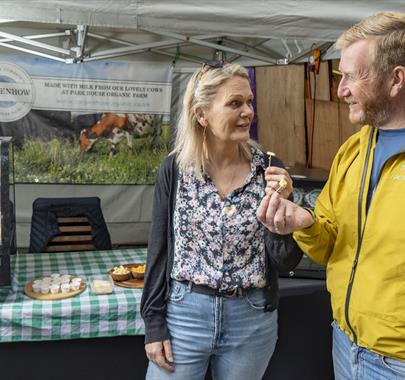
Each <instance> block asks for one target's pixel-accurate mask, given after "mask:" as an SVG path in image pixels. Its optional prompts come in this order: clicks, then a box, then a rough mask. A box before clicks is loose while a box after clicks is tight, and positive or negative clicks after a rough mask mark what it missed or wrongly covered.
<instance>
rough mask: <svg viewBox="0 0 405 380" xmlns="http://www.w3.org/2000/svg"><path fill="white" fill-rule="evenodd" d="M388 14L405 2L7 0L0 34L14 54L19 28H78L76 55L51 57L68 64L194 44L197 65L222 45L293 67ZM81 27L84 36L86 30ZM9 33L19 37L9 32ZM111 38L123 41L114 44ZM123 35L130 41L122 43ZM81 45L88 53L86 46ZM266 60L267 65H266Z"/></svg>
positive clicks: (40, 48)
mask: <svg viewBox="0 0 405 380" xmlns="http://www.w3.org/2000/svg"><path fill="white" fill-rule="evenodd" d="M387 10H391V11H402V12H405V2H404V1H403V0H385V1H381V0H368V1H364V0H361V1H347V0H339V1H329V0H313V1H300V0H284V1H274V0H266V1H265V0H253V1H246V0H245V1H224V0H222V1H221V0H215V1H214V0H205V1H204V2H197V1H185V0H178V1H176V2H173V1H154V0H143V1H131V0H115V1H109V0H88V1H87V2H82V1H63V0H40V1H27V0H25V1H24V0H20V1H19V0H11V1H8V0H2V1H1V4H0V19H1V20H2V22H3V23H2V24H0V31H2V33H3V34H1V35H2V36H3V37H4V38H8V39H9V41H6V42H4V40H1V41H0V42H1V45H2V46H5V47H9V48H12V47H10V46H12V45H13V46H17V47H21V46H24V44H26V43H27V42H26V41H24V40H21V39H20V40H18V39H13V37H12V36H17V37H22V36H21V34H18V33H17V32H15V30H14V29H13V27H18V28H19V29H21V28H22V29H21V30H22V31H24V27H28V26H29V27H32V26H35V28H38V29H43V28H46V29H48V28H54V29H55V30H59V31H61V30H65V29H67V28H72V26H73V27H75V28H76V29H72V34H75V36H76V37H77V39H78V40H77V41H76V46H73V49H71V48H72V45H71V46H70V47H69V49H68V52H66V51H65V52H62V51H54V52H53V53H52V54H51V55H52V56H54V57H58V58H60V59H64V60H65V61H66V62H67V63H71V62H75V61H77V60H80V61H84V60H87V59H89V58H91V57H92V59H103V58H109V57H112V56H114V54H119V55H123V54H133V53H139V52H145V51H149V52H150V51H152V50H153V49H154V50H158V51H159V52H161V53H162V54H164V53H166V54H171V55H176V54H177V55H179V50H178V47H179V46H180V47H182V48H183V47H184V46H189V45H193V46H199V47H200V48H201V49H202V50H204V49H207V52H203V53H202V55H203V57H197V59H195V61H198V60H199V59H198V58H204V59H207V57H208V58H209V55H211V56H212V49H214V50H215V49H216V50H218V46H217V45H222V46H225V47H226V48H228V49H227V50H224V51H226V52H227V54H234V55H235V54H236V55H238V54H237V52H242V53H244V54H242V55H244V56H245V57H248V58H249V59H251V60H258V61H262V63H263V62H265V63H270V64H272V63H278V61H280V60H282V59H283V58H284V59H285V58H287V60H288V61H289V62H291V61H294V59H296V58H298V59H299V58H300V57H298V56H299V55H302V54H300V53H301V52H302V51H305V50H307V49H308V46H311V44H312V43H314V42H315V43H317V44H318V45H320V44H322V43H324V42H330V43H329V44H328V45H325V46H327V47H329V46H330V45H331V43H332V42H334V41H335V40H336V38H337V37H338V36H339V35H340V34H341V33H342V32H343V31H344V30H346V29H347V28H349V27H350V26H351V25H352V24H354V23H355V22H357V21H359V20H361V19H363V18H365V17H366V16H368V15H370V14H373V13H376V12H379V11H387ZM78 26H80V28H82V29H81V30H80V29H79V27H78ZM93 29H94V30H98V31H100V29H101V30H102V31H103V33H107V34H106V35H105V36H104V37H106V38H105V39H104V41H106V42H107V41H108V42H109V43H110V45H109V46H110V48H109V49H106V48H105V46H103V48H102V49H101V50H100V49H99V52H98V53H97V51H96V50H94V48H93V47H92V44H91V42H89V40H90V38H98V39H99V40H100V39H101V37H100V35H99V36H98V37H94V36H92V35H91V33H92V30H93ZM8 30H13V32H12V33H9V32H8ZM7 33H9V34H11V36H10V35H8V34H7ZM93 34H94V33H93ZM111 34H114V36H118V37H119V38H115V40H116V41H113V38H112V37H111ZM123 35H125V39H122V36H123ZM128 36H130V37H128ZM137 36H138V37H139V36H142V37H143V38H144V41H146V42H144V43H143V42H142V41H141V42H139V38H138V37H137ZM70 37H71V36H70ZM80 38H81V39H82V41H80ZM137 38H138V39H137ZM34 39H35V38H31V40H34ZM10 40H12V42H10ZM134 40H135V41H136V43H134ZM59 42H60V40H59ZM80 43H82V45H86V46H85V47H82V45H80ZM125 43H127V44H126V45H125ZM7 44H8V46H7ZM117 44H118V45H117ZM210 44H211V45H210ZM212 44H214V45H212ZM96 45H97V46H99V45H100V44H96ZM135 45H136V46H137V48H136V49H135ZM144 45H145V46H144ZM32 46H34V47H32ZM294 46H295V47H296V49H295V48H294ZM124 48H125V49H124ZM131 48H132V49H131ZM142 48H144V49H143V50H142ZM219 48H220V46H219ZM30 49H32V50H30ZM30 49H29V50H30V51H27V52H31V53H33V54H35V52H38V51H39V52H42V53H44V50H48V53H49V50H52V49H47V48H46V47H45V48H44V46H40V44H38V43H37V44H32V45H31V46H30ZM123 49H124V50H123ZM148 49H149V50H148ZM176 49H177V52H176ZM232 49H234V50H235V51H233V50H232ZM16 50H18V49H16ZM20 50H21V49H20ZM110 50H112V51H110ZM219 50H220V49H219ZM23 51H24V50H23ZM184 55H186V54H184ZM239 56H240V54H239ZM258 57H259V59H258ZM266 57H267V58H268V59H267V61H266V60H260V58H266ZM183 58H184V57H183ZM291 58H293V60H291ZM190 60H192V59H190ZM284 63H286V61H285V62H284Z"/></svg>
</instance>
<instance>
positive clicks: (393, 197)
mask: <svg viewBox="0 0 405 380" xmlns="http://www.w3.org/2000/svg"><path fill="white" fill-rule="evenodd" d="M376 132H377V130H376V129H375V128H372V127H370V126H364V127H363V128H362V129H361V131H360V132H358V133H356V134H355V135H353V136H351V137H350V138H349V139H348V140H347V141H346V142H345V143H344V144H343V145H342V146H341V148H340V149H339V152H338V153H337V155H336V157H335V159H334V162H333V165H332V168H331V171H330V175H329V179H328V181H327V183H326V185H325V187H324V188H323V190H322V192H321V194H320V195H319V197H318V200H317V203H316V207H315V217H316V222H315V223H314V224H313V225H312V226H311V227H310V228H307V229H304V230H300V231H297V232H295V233H294V238H295V240H296V241H297V242H298V245H299V246H300V248H301V249H302V250H303V251H304V252H305V253H307V254H308V256H309V257H311V258H312V259H313V260H314V261H315V262H317V263H319V264H323V265H326V273H327V288H328V291H329V292H330V294H331V302H332V310H333V317H334V319H335V320H336V321H337V323H338V324H339V326H340V328H341V329H342V330H343V331H345V333H346V334H347V335H348V336H349V337H350V338H351V340H352V341H353V342H355V343H357V344H358V345H359V346H361V347H364V348H367V349H368V350H370V351H374V352H376V353H378V354H380V355H384V356H389V357H392V358H395V359H398V360H401V361H405V153H404V152H405V147H404V149H403V150H402V151H403V152H402V153H398V154H396V155H394V156H392V157H391V158H389V159H388V160H387V161H386V162H385V164H384V167H383V169H382V170H381V173H380V179H379V181H378V184H377V186H376V188H375V191H374V196H373V198H372V200H371V203H370V205H369V209H368V213H367V214H366V201H367V192H368V187H369V182H370V175H371V169H372V162H373V152H374V146H375V143H376V136H377V133H376ZM369 144H370V149H369V151H370V152H369V155H367V150H368V146H369ZM367 156H368V157H367ZM362 177H364V178H363V186H362V185H361V183H362Z"/></svg>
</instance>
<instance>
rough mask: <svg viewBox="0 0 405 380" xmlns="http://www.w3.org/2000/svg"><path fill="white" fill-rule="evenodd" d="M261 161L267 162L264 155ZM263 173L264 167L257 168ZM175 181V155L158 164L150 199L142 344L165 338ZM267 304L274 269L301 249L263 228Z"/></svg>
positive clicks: (274, 293) (272, 296) (273, 300)
mask: <svg viewBox="0 0 405 380" xmlns="http://www.w3.org/2000/svg"><path fill="white" fill-rule="evenodd" d="M264 156H265V161H266V164H267V162H268V158H267V156H266V155H264ZM272 166H278V167H283V164H282V162H281V160H279V159H278V158H277V157H273V158H272ZM259 170H261V171H262V172H263V175H264V168H260V169H259ZM177 182H178V167H177V165H176V160H175V155H170V156H169V157H167V158H166V160H165V161H164V162H163V163H162V165H161V166H160V168H159V172H158V174H157V178H156V183H155V192H154V200H153V213H152V226H151V231H150V235H149V242H148V255H147V263H146V267H147V272H146V275H145V286H144V289H143V294H142V300H141V314H142V318H143V320H144V322H145V343H151V342H155V341H163V340H166V339H169V338H170V336H169V332H168V329H167V326H166V321H165V316H166V298H167V296H168V294H169V290H170V289H169V287H170V274H171V271H172V267H173V257H174V231H173V212H174V208H175V201H176V192H177ZM265 245H266V280H267V286H266V288H267V294H266V299H267V304H266V307H265V311H273V310H275V309H276V308H277V305H278V282H277V278H278V271H288V270H291V269H293V268H294V267H295V266H296V265H297V264H298V263H299V261H300V260H301V257H302V251H301V250H300V248H299V247H298V245H297V244H296V243H295V241H294V239H293V238H292V235H291V234H290V235H284V236H283V235H276V234H273V233H271V232H270V231H269V230H267V229H266V233H265Z"/></svg>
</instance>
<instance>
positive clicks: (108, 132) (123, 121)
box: [79, 113, 133, 155]
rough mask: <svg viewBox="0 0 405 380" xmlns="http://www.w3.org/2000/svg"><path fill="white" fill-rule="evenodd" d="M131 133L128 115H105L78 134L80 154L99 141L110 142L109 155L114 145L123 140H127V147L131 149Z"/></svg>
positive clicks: (112, 152)
mask: <svg viewBox="0 0 405 380" xmlns="http://www.w3.org/2000/svg"><path fill="white" fill-rule="evenodd" d="M132 132H133V126H132V124H131V123H130V122H129V121H128V115H126V114H125V115H117V114H116V113H105V114H103V115H102V116H101V119H100V120H99V121H98V122H97V123H96V124H94V125H93V126H91V127H89V128H86V129H83V130H82V131H81V132H80V137H79V142H80V152H81V153H84V152H87V151H89V150H90V149H91V147H92V146H93V145H94V144H95V143H96V141H98V140H100V139H105V140H109V141H110V142H111V151H110V155H113V154H114V153H115V150H116V145H117V144H118V143H119V142H120V141H121V140H122V139H124V138H126V139H127V145H128V147H129V148H130V149H132V139H133V137H132Z"/></svg>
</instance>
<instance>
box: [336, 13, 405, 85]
mask: <svg viewBox="0 0 405 380" xmlns="http://www.w3.org/2000/svg"><path fill="white" fill-rule="evenodd" d="M366 39H367V40H375V49H374V57H373V61H372V62H371V66H372V68H373V69H374V71H375V73H376V74H377V76H379V77H380V78H381V77H384V76H385V75H386V74H388V73H389V72H391V71H392V70H393V69H394V67H396V66H405V13H400V12H380V13H376V14H374V15H372V16H370V17H367V18H366V19H365V20H363V21H360V22H359V23H357V24H355V25H353V26H352V27H351V28H350V29H349V30H347V31H346V32H344V33H343V34H342V35H341V36H340V37H339V39H338V40H337V42H336V47H337V48H338V49H344V48H346V47H348V46H350V45H352V44H353V43H354V42H357V41H360V40H366Z"/></svg>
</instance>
